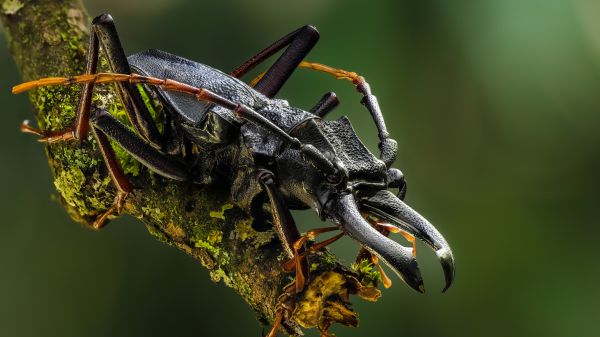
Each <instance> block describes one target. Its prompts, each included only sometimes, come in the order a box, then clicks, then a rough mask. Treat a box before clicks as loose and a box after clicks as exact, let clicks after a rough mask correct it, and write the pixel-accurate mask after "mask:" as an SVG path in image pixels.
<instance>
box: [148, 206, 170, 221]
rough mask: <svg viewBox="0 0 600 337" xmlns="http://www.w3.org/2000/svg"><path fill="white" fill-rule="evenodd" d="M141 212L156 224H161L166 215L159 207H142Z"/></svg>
mask: <svg viewBox="0 0 600 337" xmlns="http://www.w3.org/2000/svg"><path fill="white" fill-rule="evenodd" d="M142 212H143V213H144V215H145V216H148V217H150V218H151V219H153V220H154V221H156V222H157V223H160V222H162V221H163V220H164V219H165V217H166V215H167V214H166V213H165V212H163V211H162V210H161V209H160V208H159V207H151V206H143V207H142Z"/></svg>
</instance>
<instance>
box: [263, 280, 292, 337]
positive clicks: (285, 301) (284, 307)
mask: <svg viewBox="0 0 600 337" xmlns="http://www.w3.org/2000/svg"><path fill="white" fill-rule="evenodd" d="M295 307H296V287H295V286H294V283H290V284H288V285H286V286H285V287H284V288H283V292H282V294H281V295H280V296H279V298H278V299H277V305H276V306H275V319H274V320H273V326H272V327H271V330H269V333H268V334H267V335H266V337H275V336H277V331H278V330H279V328H280V327H281V325H282V324H283V322H284V321H285V320H287V319H289V318H290V317H292V313H293V311H294V308H295Z"/></svg>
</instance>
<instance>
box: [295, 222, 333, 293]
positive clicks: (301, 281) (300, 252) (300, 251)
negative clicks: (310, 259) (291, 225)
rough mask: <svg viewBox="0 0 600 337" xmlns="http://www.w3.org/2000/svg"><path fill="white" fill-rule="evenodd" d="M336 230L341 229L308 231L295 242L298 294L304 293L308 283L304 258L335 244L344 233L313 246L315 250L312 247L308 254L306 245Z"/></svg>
mask: <svg viewBox="0 0 600 337" xmlns="http://www.w3.org/2000/svg"><path fill="white" fill-rule="evenodd" d="M335 230H339V227H337V226H334V227H325V228H316V229H313V230H310V231H308V232H307V233H306V234H305V235H303V236H301V237H300V238H299V239H298V240H296V241H295V242H294V244H293V248H294V257H293V258H292V261H294V265H295V267H296V293H300V292H301V291H302V289H304V285H305V283H306V277H305V275H304V271H303V270H302V269H303V268H302V261H303V258H304V257H305V256H306V255H307V253H308V252H312V251H317V250H320V249H322V248H324V247H325V246H327V245H329V244H331V243H333V242H334V241H336V240H337V239H339V238H340V237H342V236H343V233H341V234H342V235H338V236H337V237H333V238H331V239H329V240H326V241H324V242H321V243H319V246H318V247H314V246H313V247H314V249H313V247H311V248H310V249H309V251H306V252H305V251H304V244H305V243H306V241H308V240H314V238H315V237H316V236H317V235H319V234H322V233H327V232H331V231H335ZM332 239H333V240H332Z"/></svg>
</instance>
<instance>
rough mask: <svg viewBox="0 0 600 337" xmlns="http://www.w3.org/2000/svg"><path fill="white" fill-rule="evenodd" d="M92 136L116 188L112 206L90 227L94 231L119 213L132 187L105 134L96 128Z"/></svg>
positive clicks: (93, 129)
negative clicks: (111, 216) (110, 216)
mask: <svg viewBox="0 0 600 337" xmlns="http://www.w3.org/2000/svg"><path fill="white" fill-rule="evenodd" d="M92 134H93V135H94V138H96V141H97V142H98V146H99V148H100V153H102V158H103V159H104V163H105V164H106V167H107V168H108V172H109V174H110V177H111V180H112V182H113V184H114V185H115V187H116V188H117V194H116V195H115V199H114V201H113V204H112V205H111V206H110V207H109V208H108V209H107V210H106V211H105V212H104V213H103V214H101V215H100V216H99V217H98V218H97V219H96V221H94V222H93V224H92V227H93V228H94V229H100V228H102V227H104V225H105V224H106V220H107V218H108V216H109V215H111V214H113V213H115V212H116V213H120V212H121V209H122V208H123V205H124V204H125V199H126V198H127V196H128V195H129V193H131V191H132V190H133V185H132V184H131V183H130V182H129V179H127V177H126V176H125V173H124V172H123V169H121V166H120V165H119V161H118V160H117V157H116V155H115V151H114V150H113V148H112V146H111V145H110V142H109V140H108V138H107V137H106V135H105V134H103V133H102V132H100V131H98V130H97V129H96V128H92Z"/></svg>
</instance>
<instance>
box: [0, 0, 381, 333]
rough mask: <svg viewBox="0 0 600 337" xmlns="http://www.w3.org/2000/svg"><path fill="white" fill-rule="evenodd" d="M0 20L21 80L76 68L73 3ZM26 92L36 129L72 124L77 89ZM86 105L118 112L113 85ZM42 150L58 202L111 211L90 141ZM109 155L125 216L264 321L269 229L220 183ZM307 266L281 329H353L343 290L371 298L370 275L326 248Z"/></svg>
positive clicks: (77, 14)
mask: <svg viewBox="0 0 600 337" xmlns="http://www.w3.org/2000/svg"><path fill="white" fill-rule="evenodd" d="M0 18H1V21H2V25H3V27H4V32H5V35H6V38H7V41H8V44H9V48H10V52H11V53H12V55H13V57H14V60H15V62H16V65H17V68H18V69H19V71H20V73H21V75H22V78H23V80H24V81H27V80H32V79H37V78H43V77H49V76H69V75H74V74H82V73H84V71H85V53H86V50H87V41H88V26H89V22H90V19H89V17H88V15H87V13H86V12H85V10H84V8H83V6H82V5H81V3H80V2H79V1H78V0H66V1H65V0H63V1H59V0H54V1H52V0H45V1H42V0H38V1H32V0H30V1H25V0H0ZM101 63H102V62H101ZM29 95H30V99H31V102H32V104H33V107H34V111H35V113H36V116H35V117H36V119H37V122H38V125H39V126H40V128H42V129H43V130H61V129H64V128H66V127H69V126H70V125H71V123H72V122H73V120H74V117H75V115H74V114H75V111H76V107H77V102H78V99H79V95H80V87H79V86H54V87H45V88H39V89H36V90H32V91H31V92H30V93H29ZM93 104H94V105H95V106H100V107H103V108H105V109H107V110H109V111H111V112H113V113H116V114H119V113H122V111H121V109H122V107H121V105H120V104H119V102H117V100H116V98H115V93H114V89H113V88H112V86H98V89H97V90H96V93H95V95H94V100H93ZM46 154H47V157H48V162H49V164H50V169H51V170H52V173H53V175H54V179H55V181H54V184H55V186H56V188H57V190H58V192H59V194H60V196H61V201H62V204H63V205H64V207H65V208H66V210H67V211H68V212H69V214H70V215H71V217H72V218H73V219H74V220H76V221H78V222H81V223H85V224H90V223H91V222H92V221H93V220H94V219H95V218H96V217H97V216H98V215H99V214H102V212H104V211H105V210H106V209H107V208H108V207H110V205H111V204H112V201H113V197H114V191H115V189H114V187H113V185H112V183H111V180H110V177H109V176H108V174H107V171H106V168H105V166H104V163H103V161H102V159H101V156H100V153H99V151H98V148H97V145H96V144H95V142H94V141H93V139H91V138H90V139H87V140H83V141H82V142H73V141H71V142H62V143H56V144H52V145H48V146H46ZM117 154H118V156H119V159H120V161H121V164H122V166H123V167H124V169H125V171H126V173H127V174H128V176H129V177H130V178H131V180H132V182H133V183H134V185H135V186H136V187H137V188H136V190H135V192H134V193H133V194H132V195H130V196H129V197H128V199H127V202H126V206H125V210H124V212H127V213H128V214H131V215H133V216H135V217H136V218H138V219H140V220H141V221H142V222H143V223H144V224H145V225H146V227H147V229H148V231H149V232H150V233H151V234H152V235H154V236H155V237H156V238H158V239H159V240H161V241H162V242H164V243H166V244H168V245H170V246H174V247H176V248H178V249H180V250H182V251H184V252H185V253H187V254H189V255H190V256H192V257H193V258H194V259H196V260H197V261H198V262H200V263H201V264H202V265H203V266H204V267H206V268H208V269H209V270H210V275H211V278H212V279H213V280H214V281H215V282H218V281H223V282H224V283H225V284H226V285H227V286H228V287H231V288H233V289H234V290H235V291H236V292H237V293H238V294H239V295H240V296H241V297H242V299H243V300H244V301H246V302H247V303H248V304H249V305H250V307H251V308H252V309H253V310H254V311H255V312H256V313H257V316H258V319H259V321H261V322H262V323H263V324H267V323H269V322H272V321H273V318H274V314H275V306H276V303H277V298H278V296H279V294H280V293H281V290H282V288H283V286H284V285H286V284H287V283H289V282H290V281H291V280H292V278H291V276H290V275H289V274H286V273H284V272H283V270H282V268H281V264H282V261H283V260H284V254H283V251H282V249H281V245H280V243H279V241H278V239H277V237H276V235H275V234H274V232H273V231H272V230H269V231H265V232H257V231H255V230H254V229H253V228H252V227H251V223H252V219H251V218H250V217H249V216H248V215H247V214H245V213H244V212H242V211H241V210H240V209H239V208H237V207H236V206H235V205H234V204H233V202H232V201H231V200H230V199H229V191H228V189H227V188H223V187H220V188H217V187H215V186H199V185H194V184H189V183H176V182H173V181H169V180H167V179H163V178H161V177H158V176H156V175H153V174H151V173H150V172H149V171H148V170H147V169H145V168H143V167H141V166H140V165H139V163H137V162H135V161H133V160H132V159H131V158H130V157H129V156H128V155H127V154H126V153H124V152H123V151H119V149H117ZM310 264H311V270H312V271H311V279H312V281H311V283H310V285H309V286H308V287H307V288H308V290H305V291H304V292H303V293H302V294H300V295H299V298H298V305H297V309H296V311H295V312H294V315H293V317H292V319H291V320H289V322H288V323H289V324H287V326H286V328H287V330H288V332H289V333H300V330H299V326H301V327H305V328H308V327H314V326H317V327H319V328H320V329H326V328H327V327H328V326H329V325H330V324H332V323H336V322H338V323H342V324H345V325H351V326H356V325H357V314H356V313H355V312H354V311H353V310H352V309H351V307H350V305H349V303H348V301H347V298H348V295H349V294H359V295H360V296H361V297H363V298H366V299H368V300H376V299H377V298H378V297H379V291H378V289H377V288H376V287H375V286H376V284H377V275H376V271H374V270H371V269H370V267H368V266H366V267H365V266H363V267H362V268H358V272H357V271H355V270H353V269H350V268H346V267H344V266H342V265H341V264H339V263H338V262H337V260H336V259H335V257H333V256H332V255H331V254H330V253H328V252H326V251H325V252H322V253H318V254H314V255H313V256H311V260H310ZM374 275H375V276H374Z"/></svg>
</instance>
